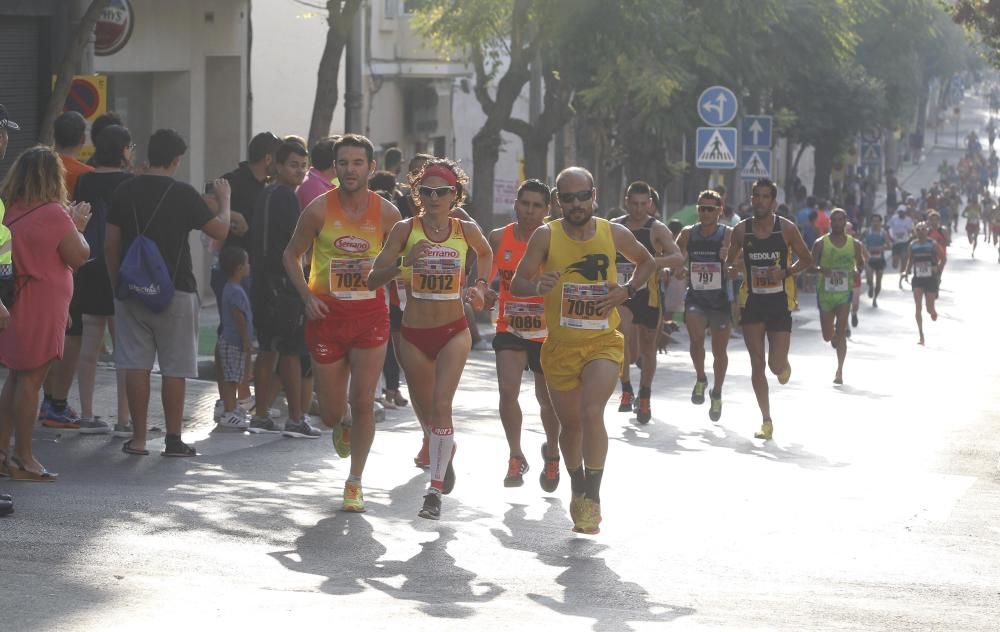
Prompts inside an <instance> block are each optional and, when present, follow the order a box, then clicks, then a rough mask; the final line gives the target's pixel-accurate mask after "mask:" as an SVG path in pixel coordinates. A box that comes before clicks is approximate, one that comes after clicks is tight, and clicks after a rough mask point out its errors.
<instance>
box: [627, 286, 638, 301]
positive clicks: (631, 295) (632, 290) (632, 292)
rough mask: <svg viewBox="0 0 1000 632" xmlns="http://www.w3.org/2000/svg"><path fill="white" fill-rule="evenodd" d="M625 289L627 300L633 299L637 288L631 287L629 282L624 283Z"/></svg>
mask: <svg viewBox="0 0 1000 632" xmlns="http://www.w3.org/2000/svg"><path fill="white" fill-rule="evenodd" d="M625 291H626V292H628V297H629V300H631V299H633V298H634V297H635V293H636V292H637V291H638V290H636V289H635V288H634V287H632V284H631V283H626V284H625Z"/></svg>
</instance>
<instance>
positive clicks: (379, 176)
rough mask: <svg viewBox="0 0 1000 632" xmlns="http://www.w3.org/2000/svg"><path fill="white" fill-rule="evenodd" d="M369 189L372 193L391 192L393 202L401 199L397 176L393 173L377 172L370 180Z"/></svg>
mask: <svg viewBox="0 0 1000 632" xmlns="http://www.w3.org/2000/svg"><path fill="white" fill-rule="evenodd" d="M368 188H369V189H371V190H372V191H389V192H391V193H393V196H392V199H390V200H389V201H390V202H392V201H393V200H394V199H396V198H397V197H399V192H398V191H397V190H396V176H395V174H393V173H392V172H391V171H376V172H375V173H373V174H372V175H371V177H370V178H368Z"/></svg>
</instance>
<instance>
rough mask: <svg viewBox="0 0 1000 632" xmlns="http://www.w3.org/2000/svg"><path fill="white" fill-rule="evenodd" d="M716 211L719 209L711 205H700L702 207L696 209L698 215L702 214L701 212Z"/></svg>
mask: <svg viewBox="0 0 1000 632" xmlns="http://www.w3.org/2000/svg"><path fill="white" fill-rule="evenodd" d="M717 210H719V207H718V206H715V205H713V204H702V205H700V206H699V207H698V212H699V213H702V212H705V213H710V212H712V211H717Z"/></svg>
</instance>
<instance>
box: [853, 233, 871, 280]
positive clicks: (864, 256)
mask: <svg viewBox="0 0 1000 632" xmlns="http://www.w3.org/2000/svg"><path fill="white" fill-rule="evenodd" d="M869 258H871V254H870V253H869V252H868V249H867V248H865V245H864V244H863V243H861V241H860V240H858V239H855V240H854V265H855V272H857V273H858V274H861V273H862V272H864V271H865V265H866V263H867V261H868V259H869Z"/></svg>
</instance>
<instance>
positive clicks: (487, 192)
mask: <svg viewBox="0 0 1000 632" xmlns="http://www.w3.org/2000/svg"><path fill="white" fill-rule="evenodd" d="M500 142H501V141H500V132H499V131H495V132H493V131H490V130H487V129H486V128H485V127H484V128H483V129H481V130H479V132H477V133H476V135H475V136H473V137H472V182H473V183H474V186H473V187H472V208H471V209H470V210H471V211H472V213H471V215H472V217H473V219H475V220H476V221H477V222H478V223H479V225H480V226H481V227H482V228H483V230H484V231H488V230H490V229H492V228H493V181H494V178H495V177H496V166H497V161H498V160H500Z"/></svg>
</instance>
